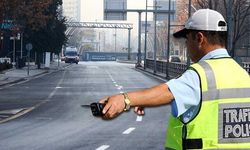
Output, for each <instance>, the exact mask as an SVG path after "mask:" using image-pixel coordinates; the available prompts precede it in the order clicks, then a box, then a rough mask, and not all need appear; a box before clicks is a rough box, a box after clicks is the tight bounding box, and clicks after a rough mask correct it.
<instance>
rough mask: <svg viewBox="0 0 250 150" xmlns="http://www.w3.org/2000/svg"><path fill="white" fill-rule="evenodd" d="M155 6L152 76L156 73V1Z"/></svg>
mask: <svg viewBox="0 0 250 150" xmlns="http://www.w3.org/2000/svg"><path fill="white" fill-rule="evenodd" d="M154 3H155V4H154V5H155V8H154V9H155V13H154V74H155V73H156V50H157V43H156V38H157V33H156V32H157V31H156V30H157V29H156V20H157V1H156V0H155V1H154Z"/></svg>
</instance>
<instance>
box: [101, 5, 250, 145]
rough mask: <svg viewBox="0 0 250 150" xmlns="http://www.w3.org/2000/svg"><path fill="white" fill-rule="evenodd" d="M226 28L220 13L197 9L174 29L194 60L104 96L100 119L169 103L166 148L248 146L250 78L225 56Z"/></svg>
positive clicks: (249, 136) (249, 140)
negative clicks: (170, 75) (163, 79)
mask: <svg viewBox="0 0 250 150" xmlns="http://www.w3.org/2000/svg"><path fill="white" fill-rule="evenodd" d="M226 31H227V24H226V22H225V20H224V18H223V16H222V15H221V14H220V13H218V12H217V11H214V10H210V9H200V10H198V11H196V12H195V13H194V14H193V16H192V17H190V18H189V19H188V20H187V22H186V24H185V28H184V29H182V30H180V31H178V32H176V33H174V37H176V38H181V37H182V38H186V45H187V50H188V53H189V56H190V58H191V60H192V61H193V62H194V64H192V65H191V66H190V67H189V68H188V70H187V71H185V72H184V73H183V74H182V76H180V77H179V78H177V79H172V80H170V81H168V82H167V83H164V84H160V85H156V86H154V87H151V88H148V89H144V90H138V91H131V92H128V93H124V94H117V95H113V96H110V97H108V101H107V103H106V106H105V108H104V109H103V113H104V116H103V118H104V119H111V118H114V117H116V116H118V115H119V114H120V113H122V112H123V111H127V110H129V109H130V107H131V106H133V107H135V112H136V113H137V114H139V115H143V114H144V110H143V107H147V106H159V105H165V104H170V105H171V108H172V113H171V116H170V120H169V122H168V130H167V136H166V144H165V147H166V149H239V148H243V149H244V148H245V149H246V148H249V147H250V78H249V75H248V73H247V72H246V71H245V70H244V69H243V68H241V66H240V65H238V64H237V63H236V62H235V61H234V60H233V59H232V58H231V57H230V56H229V55H228V53H227V50H226V49H225V43H226V39H227V37H226V35H227V32H226ZM104 101H105V100H104V99H102V100H100V102H102V103H103V102H104Z"/></svg>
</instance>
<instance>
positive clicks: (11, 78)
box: [0, 60, 70, 86]
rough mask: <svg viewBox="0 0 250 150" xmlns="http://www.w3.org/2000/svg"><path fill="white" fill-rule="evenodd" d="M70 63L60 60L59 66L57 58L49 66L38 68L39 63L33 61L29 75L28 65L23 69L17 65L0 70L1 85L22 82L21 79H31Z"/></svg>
mask: <svg viewBox="0 0 250 150" xmlns="http://www.w3.org/2000/svg"><path fill="white" fill-rule="evenodd" d="M68 65H70V64H66V63H64V62H59V66H58V61H57V60H55V61H52V62H51V63H50V67H49V68H45V67H44V66H41V69H37V65H35V64H34V63H31V64H30V67H29V75H28V67H27V66H25V67H23V68H21V69H16V68H15V67H13V68H12V69H9V70H4V71H3V72H0V86H4V85H8V84H13V83H17V82H21V81H24V80H27V79H30V78H32V77H35V76H39V75H42V74H45V73H49V72H53V71H56V70H60V69H62V68H64V67H66V66H68Z"/></svg>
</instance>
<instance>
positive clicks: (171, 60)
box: [169, 55, 181, 62]
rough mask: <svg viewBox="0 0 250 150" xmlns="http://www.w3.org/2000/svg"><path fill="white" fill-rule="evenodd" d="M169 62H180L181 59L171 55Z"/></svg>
mask: <svg viewBox="0 0 250 150" xmlns="http://www.w3.org/2000/svg"><path fill="white" fill-rule="evenodd" d="M169 62H181V59H180V57H179V56H176V55H172V56H170V57H169Z"/></svg>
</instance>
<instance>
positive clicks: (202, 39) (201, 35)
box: [195, 32, 207, 46]
mask: <svg viewBox="0 0 250 150" xmlns="http://www.w3.org/2000/svg"><path fill="white" fill-rule="evenodd" d="M195 40H196V41H197V43H198V45H199V46H201V45H204V43H205V42H206V41H207V39H206V36H205V34H204V33H203V32H197V33H196V35H195Z"/></svg>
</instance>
